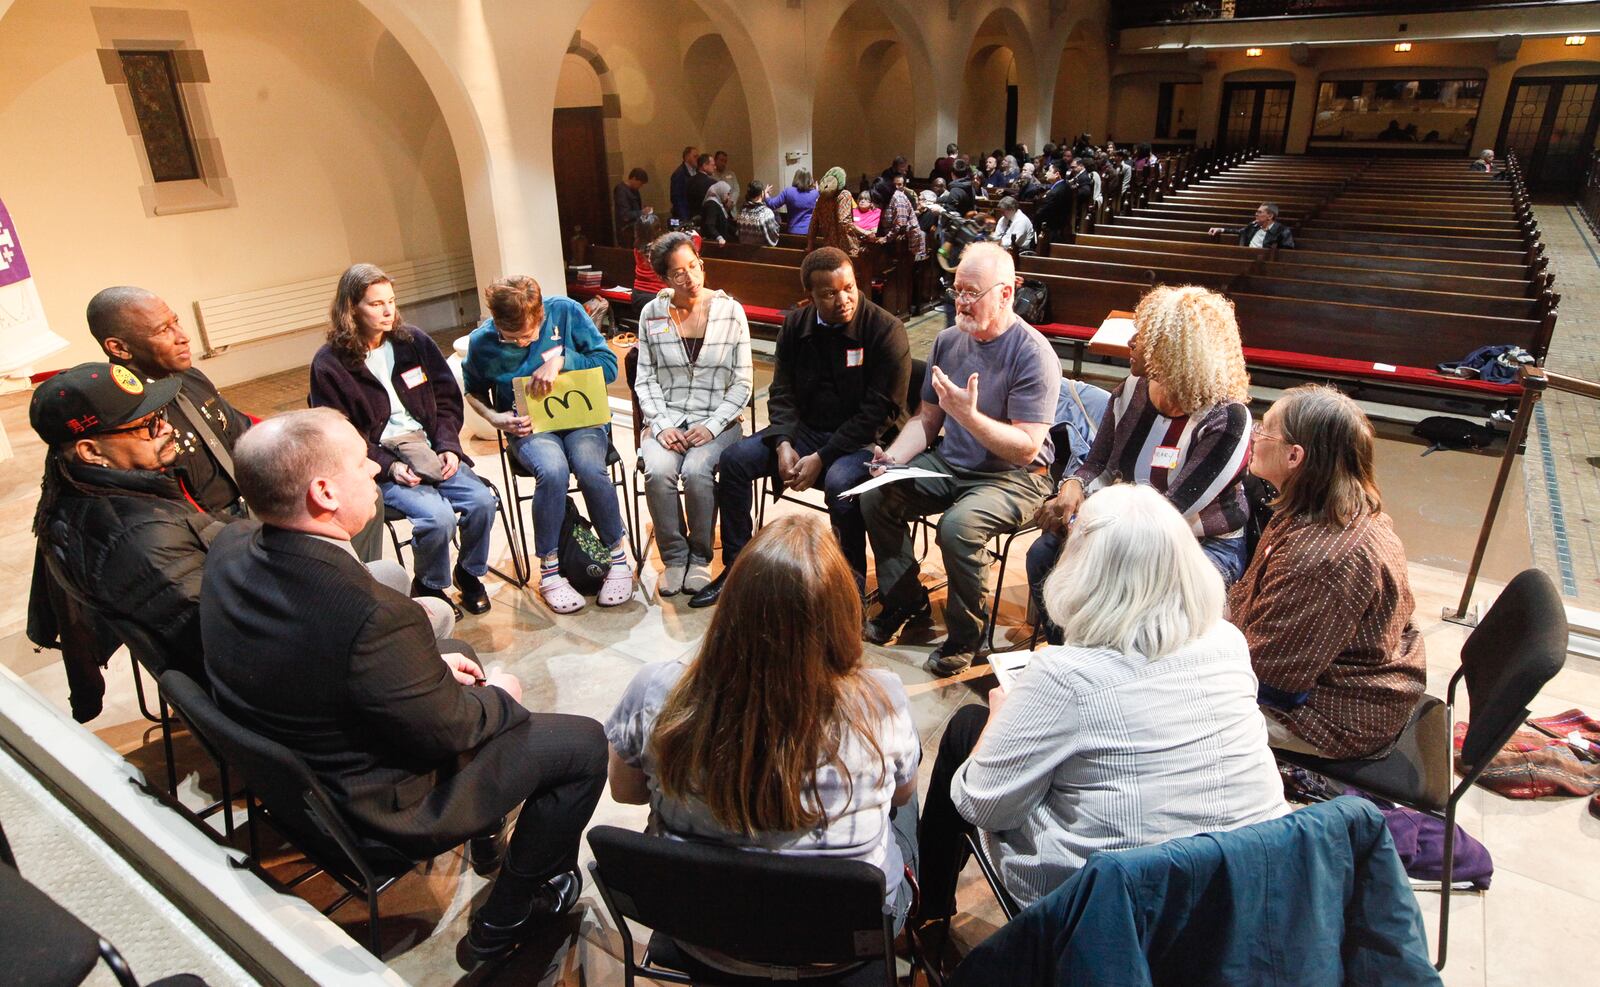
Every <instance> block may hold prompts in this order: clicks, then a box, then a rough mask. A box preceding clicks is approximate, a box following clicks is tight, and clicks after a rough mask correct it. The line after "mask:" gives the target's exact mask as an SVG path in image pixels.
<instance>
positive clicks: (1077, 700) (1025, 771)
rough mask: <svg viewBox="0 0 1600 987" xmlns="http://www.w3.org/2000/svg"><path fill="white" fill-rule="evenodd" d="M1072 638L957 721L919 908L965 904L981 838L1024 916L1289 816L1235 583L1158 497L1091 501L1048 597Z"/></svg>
mask: <svg viewBox="0 0 1600 987" xmlns="http://www.w3.org/2000/svg"><path fill="white" fill-rule="evenodd" d="M1044 600H1045V607H1046V609H1047V610H1048V611H1049V613H1050V617H1051V619H1052V620H1054V621H1055V622H1056V624H1057V625H1059V626H1060V627H1061V629H1062V631H1063V632H1064V634H1065V637H1066V645H1065V646H1062V647H1052V648H1045V649H1043V650H1041V651H1039V652H1037V653H1036V654H1035V655H1034V657H1033V660H1032V662H1031V663H1030V664H1029V665H1028V666H1027V667H1026V668H1025V669H1023V670H1022V671H1021V672H1020V673H1019V675H1018V677H1017V679H1016V681H1015V683H1014V687H1013V688H1012V689H1011V690H1010V691H1009V692H1008V691H1007V690H1006V689H1004V688H1002V687H999V686H996V687H995V688H994V689H993V690H992V691H991V692H990V693H989V707H988V709H987V710H986V709H984V707H983V706H980V705H977V704H973V705H969V706H966V707H964V708H962V709H960V710H958V711H957V712H956V715H955V716H954V717H953V718H952V719H951V721H950V725H949V726H948V727H947V728H946V730H945V734H944V737H943V739H941V740H940V742H939V755H938V758H937V760H936V761H935V762H934V768H933V778H932V782H931V784H930V786H929V789H928V801H927V804H926V807H925V809H924V811H923V814H922V822H921V826H920V828H919V847H920V850H921V856H922V874H921V876H922V912H921V914H922V915H923V916H924V917H925V918H929V919H935V918H941V917H945V916H949V915H951V914H953V912H954V910H955V886H956V877H957V875H958V874H959V873H960V870H961V865H962V863H963V862H964V861H963V853H962V847H963V845H964V841H963V837H964V835H965V834H966V833H969V832H973V831H974V830H976V832H977V833H978V835H979V838H980V843H981V845H982V846H983V848H984V853H985V855H986V856H987V857H988V859H989V860H990V862H992V863H993V864H994V865H995V867H996V869H997V870H998V871H999V873H1000V876H1001V879H1002V881H1003V882H1004V884H1005V887H1006V890H1007V891H1009V892H1010V893H1011V895H1012V897H1014V898H1015V899H1016V900H1017V902H1018V903H1019V904H1021V905H1023V906H1026V905H1028V904H1030V903H1032V902H1033V901H1035V900H1037V899H1038V898H1040V897H1042V896H1043V895H1045V894H1047V893H1048V892H1050V891H1052V890H1054V889H1055V888H1057V887H1059V886H1060V885H1061V883H1062V882H1063V881H1065V880H1066V879H1067V878H1069V877H1071V876H1072V875H1073V874H1075V873H1076V872H1077V871H1078V869H1079V868H1080V867H1082V866H1083V864H1084V861H1085V860H1087V859H1088V857H1089V855H1090V854H1091V853H1094V852H1095V851H1097V850H1124V849H1129V848H1132V847H1141V846H1150V845H1153V844H1156V843H1162V842H1165V841H1166V840H1170V839H1175V838H1177V837H1182V836H1193V835H1194V834H1196V833H1204V832H1212V831H1216V830H1228V829H1235V828H1237V827H1240V826H1248V825H1251V824H1253V823H1258V822H1264V821H1265V820H1268V819H1274V818H1276V817H1278V816H1281V815H1283V814H1284V813H1285V812H1287V811H1288V806H1286V805H1285V804H1284V800H1283V785H1282V783H1281V782H1280V781H1279V779H1278V771H1277V767H1276V766H1275V764H1274V762H1273V758H1272V753H1271V751H1269V750H1268V748H1267V727H1266V723H1265V722H1264V720H1263V719H1262V715H1261V711H1260V709H1259V708H1258V707H1257V705H1256V676H1255V673H1254V672H1253V671H1251V668H1250V652H1249V650H1248V649H1247V648H1246V646H1245V639H1244V635H1243V634H1241V633H1239V631H1238V630H1237V629H1236V628H1235V627H1234V626H1233V625H1232V624H1229V623H1228V622H1227V621H1225V620H1223V619H1222V607H1223V590H1222V577H1221V576H1220V575H1219V574H1218V573H1217V570H1216V568H1215V567H1214V566H1212V565H1211V563H1210V562H1209V561H1207V559H1206V556H1205V553H1204V552H1202V551H1201V550H1200V546H1199V544H1197V543H1196V541H1195V538H1194V535H1193V533H1192V532H1191V531H1190V530H1189V526H1188V524H1187V523H1185V521H1184V519H1183V515H1181V514H1179V513H1178V511H1177V509H1176V508H1174V507H1173V506H1172V504H1171V503H1169V502H1168V500H1167V498H1165V497H1163V496H1162V495H1161V494H1159V493H1157V492H1156V491H1155V490H1153V489H1151V488H1149V487H1143V486H1133V485H1131V484H1119V485H1117V486H1113V487H1107V488H1106V489H1104V490H1102V491H1100V492H1099V493H1096V494H1095V495H1093V496H1092V497H1090V498H1089V499H1088V500H1086V501H1084V503H1083V506H1082V508H1081V510H1080V511H1079V512H1078V517H1077V520H1076V521H1075V522H1074V524H1073V525H1072V531H1071V533H1070V534H1069V535H1068V537H1067V543H1066V547H1065V549H1064V550H1063V551H1062V553H1061V559H1060V561H1059V562H1058V563H1057V564H1056V568H1055V571H1054V572H1053V573H1052V574H1051V575H1050V577H1049V579H1048V580H1047V581H1046V583H1045V588H1044Z"/></svg>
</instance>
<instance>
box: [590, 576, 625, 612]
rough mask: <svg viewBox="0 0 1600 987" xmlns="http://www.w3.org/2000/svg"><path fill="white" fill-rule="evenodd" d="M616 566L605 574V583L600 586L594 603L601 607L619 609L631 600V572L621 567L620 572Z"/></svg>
mask: <svg viewBox="0 0 1600 987" xmlns="http://www.w3.org/2000/svg"><path fill="white" fill-rule="evenodd" d="M617 569H618V567H617V566H612V567H611V569H610V570H608V571H607V572H606V578H605V581H604V582H602V583H601V584H600V593H599V594H598V595H597V596H596V597H595V598H594V602H596V603H598V604H600V605H601V606H602V607H619V606H621V605H622V604H624V603H627V602H628V601H629V600H631V599H633V570H632V569H630V568H626V567H623V568H622V571H621V572H618V571H617Z"/></svg>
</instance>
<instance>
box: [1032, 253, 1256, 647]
mask: <svg viewBox="0 0 1600 987" xmlns="http://www.w3.org/2000/svg"><path fill="white" fill-rule="evenodd" d="M1133 324H1134V334H1133V339H1132V341H1131V342H1130V344H1129V345H1130V349H1131V355H1130V360H1129V367H1128V369H1129V374H1128V378H1127V379H1126V380H1124V381H1123V382H1122V383H1121V384H1120V385H1118V386H1117V389H1116V391H1114V392H1113V393H1112V395H1111V403H1110V404H1109V405H1107V407H1106V413H1105V417H1104V418H1103V419H1101V421H1100V428H1099V430H1098V431H1097V432H1096V434H1095V440H1094V445H1093V446H1092V447H1091V448H1090V449H1089V455H1088V458H1086V459H1085V460H1084V462H1083V465H1082V466H1080V467H1078V470H1077V472H1075V473H1071V474H1068V475H1067V476H1065V477H1063V478H1062V480H1061V485H1060V486H1059V487H1058V488H1057V490H1056V495H1055V496H1054V497H1052V498H1051V499H1050V500H1048V501H1046V502H1045V505H1044V507H1042V508H1040V511H1039V517H1038V523H1039V526H1040V527H1041V528H1043V529H1044V534H1043V535H1041V536H1040V538H1039V540H1038V541H1037V542H1035V543H1034V545H1033V547H1032V548H1031V549H1029V551H1028V580H1029V583H1030V584H1031V585H1032V586H1034V587H1037V586H1039V585H1041V584H1042V583H1043V581H1044V577H1045V576H1047V575H1048V574H1049V572H1050V568H1051V567H1052V566H1053V565H1054V564H1055V560H1056V556H1057V555H1058V554H1059V553H1060V549H1061V542H1062V540H1063V539H1064V538H1065V536H1066V532H1067V528H1068V526H1069V525H1070V524H1071V521H1072V518H1073V516H1074V515H1076V514H1077V513H1078V505H1080V504H1082V503H1083V499H1084V497H1086V496H1088V495H1089V494H1091V493H1093V492H1094V491H1096V490H1098V489H1100V488H1101V487H1105V486H1109V485H1110V484H1113V483H1118V482H1131V483H1140V484H1149V485H1150V486H1152V487H1155V488H1156V489H1157V490H1158V491H1160V492H1161V493H1162V494H1164V495H1165V496H1166V498H1167V500H1168V501H1170V502H1171V503H1172V506H1174V507H1176V508H1177V509H1178V512H1179V513H1180V514H1182V515H1183V517H1184V520H1185V521H1187V522H1188V523H1189V528H1190V530H1192V531H1193V532H1194V534H1195V537H1196V538H1198V539H1199V540H1200V547H1201V549H1203V550H1204V551H1205V553H1206V556H1207V557H1208V558H1209V559H1211V562H1212V564H1213V565H1215V566H1216V567H1217V570H1218V571H1219V572H1221V573H1222V578H1223V581H1224V582H1225V583H1227V584H1229V585H1231V584H1232V583H1233V581H1234V580H1236V579H1238V578H1239V575H1240V574H1241V573H1242V572H1243V571H1244V567H1245V563H1246V561H1247V559H1246V558H1245V538H1244V528H1245V523H1246V522H1247V521H1248V520H1249V519H1250V508H1249V505H1248V503H1247V502H1246V500H1245V494H1244V475H1245V466H1246V464H1247V463H1248V462H1249V458H1250V457H1249V452H1250V428H1251V423H1250V406H1249V401H1250V375H1249V374H1248V373H1246V372H1245V369H1244V351H1243V349H1242V348H1241V346H1240V345H1239V324H1238V323H1237V322H1236V321H1235V320H1234V317H1233V303H1232V302H1230V301H1229V300H1228V299H1226V298H1224V297H1222V296H1221V295H1219V294H1217V293H1216V292H1214V291H1208V290H1206V289H1205V288H1200V287H1196V286H1194V285H1183V286H1179V287H1169V286H1162V287H1158V288H1155V289H1154V290H1152V291H1151V292H1150V293H1149V294H1147V295H1145V296H1144V298H1143V300H1141V301H1140V302H1139V307H1138V308H1137V309H1135V310H1134V313H1133ZM1048 630H1049V629H1048V628H1047V631H1048Z"/></svg>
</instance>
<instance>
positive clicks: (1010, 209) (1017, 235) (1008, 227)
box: [991, 195, 1033, 251]
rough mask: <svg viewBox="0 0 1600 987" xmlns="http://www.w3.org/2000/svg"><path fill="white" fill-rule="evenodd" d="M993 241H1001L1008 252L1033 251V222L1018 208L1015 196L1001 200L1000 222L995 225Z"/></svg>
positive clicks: (1001, 244)
mask: <svg viewBox="0 0 1600 987" xmlns="http://www.w3.org/2000/svg"><path fill="white" fill-rule="evenodd" d="M991 239H994V240H997V241H999V243H1000V246H1002V247H1005V248H1006V249H1007V250H1013V251H1016V250H1032V249H1033V221H1032V220H1031V219H1029V218H1028V214H1027V213H1025V212H1023V211H1022V210H1021V209H1020V208H1018V205H1017V200H1016V198H1015V197H1014V196H1010V195H1008V196H1006V197H1005V198H1003V199H1001V200H1000V222H999V223H997V224H995V228H994V234H993V235H992V237H991Z"/></svg>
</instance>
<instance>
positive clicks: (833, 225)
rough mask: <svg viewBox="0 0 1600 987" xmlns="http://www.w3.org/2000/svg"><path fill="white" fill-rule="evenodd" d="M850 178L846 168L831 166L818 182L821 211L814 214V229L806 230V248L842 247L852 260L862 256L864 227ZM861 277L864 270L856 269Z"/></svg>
mask: <svg viewBox="0 0 1600 987" xmlns="http://www.w3.org/2000/svg"><path fill="white" fill-rule="evenodd" d="M848 181H849V178H848V177H847V176H846V175H845V173H844V169H843V168H839V167H833V168H829V169H828V170H827V172H826V173H824V174H823V176H822V180H821V181H820V182H818V183H817V192H818V197H817V211H816V213H815V214H814V215H813V216H812V217H811V229H810V231H809V232H808V233H807V234H806V252H807V253H810V252H811V251H812V250H815V249H816V248H817V247H838V248H839V249H840V250H843V251H844V252H845V253H846V254H847V255H849V257H850V259H851V260H854V259H856V258H857V257H859V256H861V231H860V230H858V229H856V223H855V212H856V198H855V196H853V195H851V194H850V189H849V188H847V187H846V183H847V182H848ZM856 277H857V279H858V280H859V279H860V278H861V272H860V271H859V270H858V271H857V272H856Z"/></svg>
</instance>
